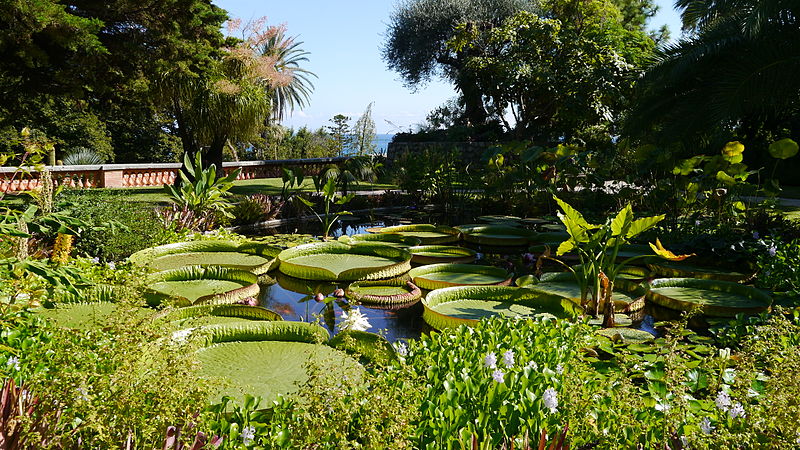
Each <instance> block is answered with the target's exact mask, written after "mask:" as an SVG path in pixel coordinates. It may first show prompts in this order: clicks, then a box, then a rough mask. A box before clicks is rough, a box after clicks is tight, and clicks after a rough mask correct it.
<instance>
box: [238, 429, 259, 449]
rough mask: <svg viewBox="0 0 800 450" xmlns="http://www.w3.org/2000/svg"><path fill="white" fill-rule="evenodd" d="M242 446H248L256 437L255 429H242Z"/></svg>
mask: <svg viewBox="0 0 800 450" xmlns="http://www.w3.org/2000/svg"><path fill="white" fill-rule="evenodd" d="M241 436H242V444H244V445H250V444H251V443H252V442H253V439H254V438H255V437H256V427H254V426H252V425H250V426H249V427H244V428H243V429H242V434H241Z"/></svg>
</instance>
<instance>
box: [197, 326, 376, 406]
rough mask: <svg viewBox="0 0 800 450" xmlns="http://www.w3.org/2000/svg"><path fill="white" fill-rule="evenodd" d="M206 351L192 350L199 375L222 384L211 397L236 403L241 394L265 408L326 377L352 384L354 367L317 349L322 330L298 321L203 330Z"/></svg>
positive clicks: (342, 355)
mask: <svg viewBox="0 0 800 450" xmlns="http://www.w3.org/2000/svg"><path fill="white" fill-rule="evenodd" d="M206 328H207V329H206V330H204V332H206V333H208V332H210V333H211V338H210V339H209V341H208V342H209V343H210V344H211V345H210V346H208V347H206V348H203V349H201V350H199V351H198V353H197V359H198V360H199V361H200V375H201V376H205V377H213V378H222V379H223V380H224V381H226V382H227V383H226V385H224V386H222V387H221V388H220V389H218V390H217V391H216V392H215V393H214V394H213V395H212V398H211V401H212V402H218V401H219V400H220V398H221V397H222V396H224V395H228V396H232V397H233V398H234V399H236V400H239V401H241V400H242V399H243V398H244V396H245V395H252V396H259V397H262V399H263V401H264V404H270V403H271V402H272V401H273V400H275V399H277V397H278V396H279V395H289V394H292V393H294V392H297V390H298V389H299V386H302V385H303V383H305V382H306V381H307V380H308V377H309V371H310V370H313V371H314V373H315V375H317V376H323V377H324V376H326V375H325V374H330V375H331V376H333V377H337V378H338V379H340V378H341V377H349V378H350V379H355V380H358V379H359V378H360V377H361V376H362V374H363V368H362V367H361V365H360V364H358V362H357V361H356V360H354V359H353V358H351V357H350V356H347V355H346V354H345V353H344V352H341V351H338V350H334V349H333V348H331V347H329V346H327V345H322V344H320V341H322V340H327V337H328V333H327V331H325V329H324V328H322V327H320V326H318V325H313V324H308V323H302V322H258V323H249V324H239V325H236V326H230V325H217V326H211V327H206Z"/></svg>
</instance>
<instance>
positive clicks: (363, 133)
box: [353, 102, 376, 156]
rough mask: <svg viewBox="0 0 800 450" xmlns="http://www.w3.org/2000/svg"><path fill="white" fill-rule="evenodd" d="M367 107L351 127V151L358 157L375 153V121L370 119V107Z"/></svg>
mask: <svg viewBox="0 0 800 450" xmlns="http://www.w3.org/2000/svg"><path fill="white" fill-rule="evenodd" d="M374 104H375V102H372V103H370V104H369V105H367V109H365V110H364V113H363V114H362V115H361V117H359V118H358V120H356V123H355V125H353V149H354V150H355V152H356V155H358V156H366V155H372V154H373V153H375V147H376V145H375V121H374V120H373V119H372V105H374Z"/></svg>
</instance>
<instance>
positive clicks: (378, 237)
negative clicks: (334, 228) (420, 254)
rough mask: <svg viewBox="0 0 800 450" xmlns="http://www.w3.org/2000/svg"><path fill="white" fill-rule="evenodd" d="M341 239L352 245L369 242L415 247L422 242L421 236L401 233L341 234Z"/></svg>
mask: <svg viewBox="0 0 800 450" xmlns="http://www.w3.org/2000/svg"><path fill="white" fill-rule="evenodd" d="M339 241H340V242H344V243H345V244H351V245H352V244H358V243H363V242H367V243H371V244H383V245H389V246H392V247H397V248H408V247H413V246H415V245H419V244H420V243H421V242H422V241H421V240H420V239H419V238H415V237H413V236H402V235H399V234H386V233H381V234H354V235H352V236H341V237H339Z"/></svg>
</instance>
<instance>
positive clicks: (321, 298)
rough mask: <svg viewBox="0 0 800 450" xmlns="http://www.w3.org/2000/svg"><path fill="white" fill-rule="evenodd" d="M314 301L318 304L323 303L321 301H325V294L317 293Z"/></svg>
mask: <svg viewBox="0 0 800 450" xmlns="http://www.w3.org/2000/svg"><path fill="white" fill-rule="evenodd" d="M314 300H316V301H318V302H321V301H323V300H325V294H323V293H322V292H317V293H316V294H315V295H314Z"/></svg>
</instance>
